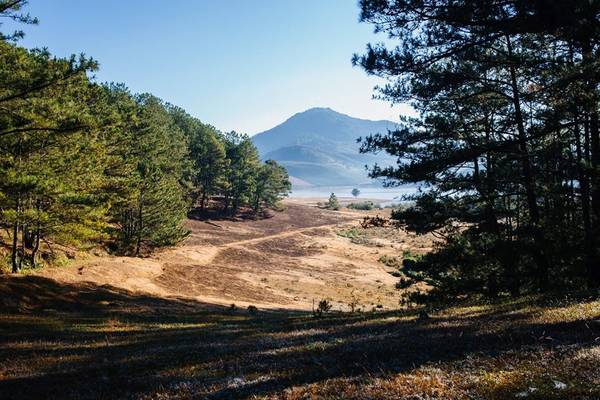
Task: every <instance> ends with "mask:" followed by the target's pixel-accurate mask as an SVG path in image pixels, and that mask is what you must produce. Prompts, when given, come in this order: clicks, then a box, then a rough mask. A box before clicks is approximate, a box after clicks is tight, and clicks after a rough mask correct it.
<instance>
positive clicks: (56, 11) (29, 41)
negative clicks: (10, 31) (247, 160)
mask: <svg viewBox="0 0 600 400" xmlns="http://www.w3.org/2000/svg"><path fill="white" fill-rule="evenodd" d="M25 11H27V12H29V13H31V14H32V15H33V16H36V17H38V18H39V19H40V24H39V25H38V26H31V27H24V30H25V32H26V37H25V39H24V40H22V41H21V45H24V46H26V47H47V48H48V49H49V50H50V51H51V52H52V53H54V54H56V55H58V56H67V55H70V54H72V53H81V52H83V53H85V54H86V55H89V56H92V57H94V58H95V59H97V60H98V61H99V62H100V71H99V72H98V73H97V74H96V76H97V79H98V80H99V81H114V82H123V83H125V84H126V85H127V86H129V87H130V88H131V90H132V91H134V92H150V93H153V94H155V95H156V96H158V97H161V98H163V99H164V100H167V101H169V102H171V103H173V104H177V105H179V106H181V107H183V108H185V109H186V110H187V111H188V112H189V113H190V114H192V115H194V116H196V117H198V118H200V119H201V120H202V121H204V122H208V123H211V124H213V125H215V126H216V127H217V128H219V129H222V130H237V131H240V132H246V133H249V134H254V133H257V132H260V131H262V130H265V129H268V128H271V127H273V126H275V125H276V124H278V123H281V122H283V121H284V120H285V119H286V118H288V117H289V116H291V115H292V114H294V113H296V112H300V111H304V110H305V109H307V108H310V107H317V106H318V107H331V108H333V109H335V110H337V111H340V112H343V113H347V114H350V115H352V116H356V117H361V118H368V119H392V120H397V117H398V115H399V114H400V113H403V112H406V108H403V107H394V108H391V106H390V105H389V104H388V103H386V102H382V101H378V100H372V98H371V96H372V94H373V91H372V88H373V86H374V85H375V84H377V83H378V82H379V81H378V80H377V79H376V78H374V77H368V76H367V75H366V73H365V72H364V71H363V70H361V69H360V68H355V67H352V65H351V62H350V59H351V57H352V54H353V53H355V52H362V51H363V49H364V48H365V45H366V43H368V42H375V41H382V40H385V38H384V37H381V36H376V35H374V34H373V33H372V27H371V26H370V25H367V24H359V23H358V12H359V10H358V6H357V3H356V1H355V0H257V1H249V0H226V1H224V0H169V1H165V0H102V1H101V0H30V4H29V5H28V6H27V9H26V10H25ZM3 28H8V26H4V27H3Z"/></svg>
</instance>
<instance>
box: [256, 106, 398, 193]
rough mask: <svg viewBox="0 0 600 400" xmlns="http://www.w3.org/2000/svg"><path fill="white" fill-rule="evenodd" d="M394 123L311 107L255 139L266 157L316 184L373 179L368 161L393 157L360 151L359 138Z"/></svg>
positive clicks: (359, 182) (346, 182)
mask: <svg viewBox="0 0 600 400" xmlns="http://www.w3.org/2000/svg"><path fill="white" fill-rule="evenodd" d="M395 127H396V124H395V123H393V122H391V121H369V120H364V119H359V118H353V117H350V116H348V115H344V114H341V113H338V112H336V111H333V110H331V109H329V108H312V109H310V110H307V111H304V112H301V113H298V114H296V115H294V116H292V117H291V118H289V119H288V120H287V121H285V122H284V123H282V124H280V125H278V126H276V127H274V128H272V129H269V130H268V131H265V132H262V133H259V134H257V135H255V136H254V137H253V138H252V140H253V141H254V143H255V144H256V146H257V148H258V150H259V152H260V154H261V157H262V158H263V159H273V160H276V161H278V162H280V163H281V164H283V165H284V166H285V167H286V168H287V169H288V172H289V173H290V175H292V176H294V177H296V178H298V179H301V180H303V181H305V182H308V183H311V184H313V185H353V184H361V183H368V182H370V179H369V178H368V177H367V173H366V171H365V165H372V164H374V163H375V162H377V163H379V164H388V163H390V162H392V161H393V159H392V158H391V157H388V156H385V155H383V156H382V155H378V156H375V155H371V154H360V153H359V151H358V149H359V144H358V143H356V139H358V138H359V137H361V136H367V135H369V134H373V133H378V132H379V133H385V132H387V131H388V130H389V129H394V128H395Z"/></svg>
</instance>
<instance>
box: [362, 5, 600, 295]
mask: <svg viewBox="0 0 600 400" xmlns="http://www.w3.org/2000/svg"><path fill="white" fill-rule="evenodd" d="M360 4H361V19H362V21H365V22H368V23H372V24H374V26H375V27H376V30H377V31H380V32H384V33H386V34H387V35H388V36H389V38H390V40H392V41H394V40H395V41H397V42H398V43H399V45H398V47H396V48H393V49H390V48H386V46H385V45H370V46H369V47H368V48H367V52H366V53H365V54H364V55H362V56H355V58H354V62H355V64H358V65H361V66H362V67H363V68H364V69H365V70H366V71H368V72H369V73H371V74H375V75H379V76H382V77H385V78H386V79H388V84H387V85H384V86H382V87H381V88H380V95H381V96H382V97H383V98H386V99H388V100H391V101H394V102H410V103H411V104H412V105H413V107H414V108H415V110H416V111H417V112H418V117H415V118H406V119H405V121H404V122H405V124H404V126H403V128H402V129H400V130H398V131H395V132H389V133H387V134H386V133H381V134H378V135H373V136H371V137H369V138H366V139H365V140H364V141H363V148H362V149H363V151H379V150H386V151H387V152H388V153H390V154H392V155H394V156H396V157H398V159H399V160H401V161H402V163H401V164H400V165H399V166H395V167H389V168H381V167H378V166H375V167H374V168H373V169H372V171H371V174H372V176H374V177H382V178H386V179H387V182H388V184H390V185H394V184H397V183H406V182H420V183H423V184H424V186H425V190H424V191H423V192H422V193H420V194H419V195H417V196H415V199H416V204H415V206H414V207H412V208H410V209H408V210H405V211H401V212H397V213H395V214H394V217H395V218H396V219H398V220H400V221H401V222H402V223H403V224H404V225H405V226H406V227H407V228H408V229H410V230H413V231H416V232H419V233H426V232H436V234H438V235H440V236H443V237H444V238H445V241H444V244H443V245H441V246H440V247H439V248H438V249H437V250H436V251H434V252H433V253H431V254H429V255H427V256H425V257H422V258H420V259H417V260H413V261H409V262H406V263H405V268H404V272H405V274H406V278H405V279H404V280H403V282H402V284H401V285H402V286H405V287H407V286H410V285H412V284H413V283H415V282H417V281H425V282H427V283H429V284H430V285H432V286H433V287H434V290H433V291H432V292H430V294H431V295H438V296H440V297H445V298H448V297H450V298H457V297H461V296H465V295H471V294H485V295H489V296H496V295H499V294H503V293H504V294H511V295H518V294H520V293H524V292H531V291H539V290H542V291H544V290H571V289H580V288H585V287H586V286H587V287H588V288H599V287H600V133H599V126H598V125H599V122H598V108H599V93H598V83H599V80H600V63H599V62H598V60H599V58H598V52H599V49H600V17H599V15H600V2H598V1H595V0H594V1H590V0H569V1H559V0H541V1H530V0H510V1H504V0H503V1H500V0H482V1H468V0H425V1H423V0H402V1H398V0H362V1H361V3H360Z"/></svg>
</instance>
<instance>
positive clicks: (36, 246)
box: [31, 226, 40, 267]
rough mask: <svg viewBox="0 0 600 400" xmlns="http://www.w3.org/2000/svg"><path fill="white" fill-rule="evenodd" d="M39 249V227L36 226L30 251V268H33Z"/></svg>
mask: <svg viewBox="0 0 600 400" xmlns="http://www.w3.org/2000/svg"><path fill="white" fill-rule="evenodd" d="M39 249H40V227H39V226H38V227H37V229H36V232H35V241H34V243H33V248H32V249H31V266H32V267H35V264H36V257H37V253H38V250H39Z"/></svg>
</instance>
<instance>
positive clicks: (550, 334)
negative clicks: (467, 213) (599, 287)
mask: <svg viewBox="0 0 600 400" xmlns="http://www.w3.org/2000/svg"><path fill="white" fill-rule="evenodd" d="M376 213H381V211H369V212H361V211H353V210H348V209H342V210H341V211H339V212H334V211H329V210H322V209H318V208H316V207H314V206H308V205H305V204H303V202H300V201H297V200H288V201H286V209H285V211H283V212H280V213H273V214H272V216H271V217H270V218H266V219H260V220H253V219H243V218H238V219H236V220H232V219H223V218H221V219H206V218H199V219H189V220H188V221H187V223H186V224H187V226H188V227H189V228H190V229H191V230H192V234H191V236H189V237H188V238H187V239H186V240H185V241H184V242H183V244H181V245H180V246H176V247H173V248H170V249H167V250H163V251H157V252H155V253H154V254H153V255H151V256H149V257H146V258H131V257H129V258H128V257H115V256H107V255H97V256H87V257H83V258H77V259H76V260H75V261H73V262H72V263H70V264H69V265H67V266H62V267H50V268H46V269H43V270H41V271H37V272H35V273H32V274H30V275H27V276H11V277H0V291H1V292H0V299H2V307H1V309H0V338H1V339H2V340H1V341H0V343H1V344H0V398H6V399H17V398H19V399H24V398H49V399H51V398H54V399H64V398H75V399H95V398H106V399H112V398H136V399H166V398H183V399H187V398H199V399H202V398H215V399H230V398H231V399H237V398H286V399H305V398H315V399H321V398H326V399H346V398H354V399H396V398H407V399H417V398H431V399H433V398H438V399H439V398H444V399H463V398H489V399H506V398H531V399H567V398H569V399H595V398H599V397H600V389H599V387H600V372H599V370H598V368H597V366H598V365H600V323H599V322H598V318H599V316H600V302H598V301H597V300H593V299H588V298H561V299H557V298H551V297H550V298H549V297H527V298H520V299H517V300H510V301H509V300H506V301H497V302H494V303H489V302H488V303H483V302H482V303H469V304H462V305H455V306H452V305H447V306H445V307H443V308H437V309H428V310H427V313H428V318H423V317H422V315H421V312H422V311H423V309H422V308H413V309H406V308H405V309H401V308H400V306H399V303H398V302H399V297H400V294H401V291H400V290H397V289H395V287H394V284H395V282H396V281H397V278H395V277H394V276H392V275H391V274H390V272H393V268H391V267H389V266H386V265H384V264H383V263H382V262H380V261H379V260H380V258H381V257H382V256H384V255H389V256H390V257H391V256H392V255H398V254H402V252H403V251H404V252H406V251H409V252H413V253H414V252H417V253H418V252H425V251H428V249H429V247H428V246H431V239H430V238H427V237H415V236H412V235H408V234H406V233H404V232H403V231H399V230H395V229H393V228H389V229H383V228H371V229H363V228H361V227H360V224H359V221H360V219H361V218H362V217H364V216H365V215H373V214H376ZM313 299H314V300H315V302H317V303H318V302H319V301H320V300H323V299H327V300H328V302H329V303H330V305H331V306H332V308H331V310H329V311H327V312H325V313H324V314H323V315H321V316H315V315H313V313H312V312H311V309H312V307H313ZM232 304H235V306H232ZM248 306H251V307H250V308H248ZM252 306H254V307H256V308H254V307H252ZM351 307H354V312H351V311H350V310H351Z"/></svg>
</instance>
